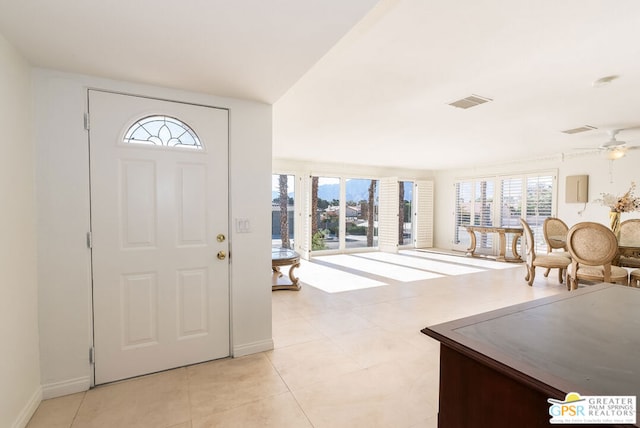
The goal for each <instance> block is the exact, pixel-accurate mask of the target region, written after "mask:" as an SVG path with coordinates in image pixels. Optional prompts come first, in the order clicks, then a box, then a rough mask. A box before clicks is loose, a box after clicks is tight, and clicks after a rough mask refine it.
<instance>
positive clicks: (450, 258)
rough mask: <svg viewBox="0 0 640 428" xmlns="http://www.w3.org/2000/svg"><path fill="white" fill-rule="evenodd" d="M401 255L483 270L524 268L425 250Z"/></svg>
mask: <svg viewBox="0 0 640 428" xmlns="http://www.w3.org/2000/svg"><path fill="white" fill-rule="evenodd" d="M399 253H400V254H411V255H412V256H417V257H424V258H426V259H430V260H442V261H447V262H452V263H459V264H464V265H467V266H477V267H479V268H482V269H512V268H515V267H518V266H522V263H507V262H496V261H494V260H491V259H489V258H481V257H465V256H455V255H448V254H440V253H435V252H431V251H425V250H403V251H400V252H399Z"/></svg>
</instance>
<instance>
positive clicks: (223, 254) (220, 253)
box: [217, 251, 227, 260]
mask: <svg viewBox="0 0 640 428" xmlns="http://www.w3.org/2000/svg"><path fill="white" fill-rule="evenodd" d="M217 257H218V260H224V259H225V258H226V257H227V253H225V252H224V251H218V255H217Z"/></svg>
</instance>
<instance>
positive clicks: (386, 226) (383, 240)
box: [378, 177, 400, 253]
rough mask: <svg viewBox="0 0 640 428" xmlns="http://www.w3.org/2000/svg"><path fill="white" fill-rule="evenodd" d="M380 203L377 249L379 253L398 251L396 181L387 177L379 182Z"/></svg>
mask: <svg viewBox="0 0 640 428" xmlns="http://www.w3.org/2000/svg"><path fill="white" fill-rule="evenodd" d="M379 194H380V202H379V207H378V209H379V211H378V233H379V236H378V240H379V241H378V248H379V249H380V251H387V252H394V253H395V252H397V251H398V228H399V223H398V221H399V219H398V213H399V211H400V210H399V208H398V197H399V194H400V191H399V189H398V179H397V178H395V177H387V178H384V179H382V180H380V193H379Z"/></svg>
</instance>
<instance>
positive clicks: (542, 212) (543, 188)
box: [525, 175, 555, 253]
mask: <svg viewBox="0 0 640 428" xmlns="http://www.w3.org/2000/svg"><path fill="white" fill-rule="evenodd" d="M554 182H555V177H554V176H553V175H535V176H528V177H527V195H526V217H525V220H526V221H527V223H529V226H530V227H531V230H532V231H533V237H534V240H535V243H536V251H537V252H539V253H546V252H547V244H546V242H545V241H544V235H543V231H542V224H543V223H544V221H545V219H546V218H547V217H551V216H552V213H553V195H554Z"/></svg>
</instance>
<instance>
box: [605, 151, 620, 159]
mask: <svg viewBox="0 0 640 428" xmlns="http://www.w3.org/2000/svg"><path fill="white" fill-rule="evenodd" d="M604 154H605V157H606V158H607V159H609V160H617V159H621V158H623V157H624V155H625V150H623V149H612V150H607V151H606V152H604Z"/></svg>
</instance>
